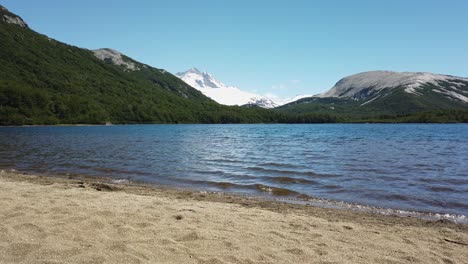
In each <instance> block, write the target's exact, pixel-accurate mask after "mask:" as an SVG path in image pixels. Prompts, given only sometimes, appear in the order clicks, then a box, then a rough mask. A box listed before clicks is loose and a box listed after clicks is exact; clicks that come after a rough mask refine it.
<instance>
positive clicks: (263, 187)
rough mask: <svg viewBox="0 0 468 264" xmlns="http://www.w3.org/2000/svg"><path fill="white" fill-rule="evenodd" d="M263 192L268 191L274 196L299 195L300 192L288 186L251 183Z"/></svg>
mask: <svg viewBox="0 0 468 264" xmlns="http://www.w3.org/2000/svg"><path fill="white" fill-rule="evenodd" d="M251 186H253V187H255V188H256V189H257V190H259V191H261V192H266V193H269V194H271V195H274V196H296V197H297V196H299V195H300V193H298V192H295V191H292V190H289V189H286V188H277V187H272V186H268V185H263V184H254V185H251Z"/></svg>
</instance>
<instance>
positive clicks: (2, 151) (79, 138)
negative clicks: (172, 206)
mask: <svg viewBox="0 0 468 264" xmlns="http://www.w3.org/2000/svg"><path fill="white" fill-rule="evenodd" d="M467 140H468V125H466V124H447V125H446V124H314V125H126V126H65V127H2V128H0V169H4V170H6V169H16V170H19V171H27V172H31V173H42V174H49V175H67V174H70V175H76V174H85V175H92V176H106V177H111V178H113V179H115V180H129V181H143V182H147V183H156V184H162V185H169V186H175V187H190V188H195V189H198V190H207V191H223V192H235V193H243V194H248V195H266V196H269V197H270V196H271V197H280V198H287V199H291V200H293V199H294V198H300V199H301V200H304V199H305V200H308V199H309V197H310V199H312V198H318V199H326V200H332V201H341V202H344V203H343V204H349V205H351V204H357V205H365V206H371V207H379V208H393V209H398V210H407V211H417V212H429V213H438V214H451V215H459V216H461V217H463V216H467V215H468V141H467Z"/></svg>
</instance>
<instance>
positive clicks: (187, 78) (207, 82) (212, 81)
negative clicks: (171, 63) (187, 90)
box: [176, 68, 230, 91]
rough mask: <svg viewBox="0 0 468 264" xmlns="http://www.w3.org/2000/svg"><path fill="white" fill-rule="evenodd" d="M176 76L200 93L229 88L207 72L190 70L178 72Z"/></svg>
mask: <svg viewBox="0 0 468 264" xmlns="http://www.w3.org/2000/svg"><path fill="white" fill-rule="evenodd" d="M176 76H178V77H179V78H180V79H182V80H183V81H184V82H186V83H188V84H189V85H191V86H192V87H195V88H197V89H198V90H200V91H202V90H203V89H207V88H229V87H230V86H227V85H225V84H224V83H222V82H220V81H219V80H217V79H216V78H214V77H213V76H212V75H211V74H209V73H207V72H202V71H200V70H199V69H197V68H191V69H190V70H188V71H185V72H178V73H176Z"/></svg>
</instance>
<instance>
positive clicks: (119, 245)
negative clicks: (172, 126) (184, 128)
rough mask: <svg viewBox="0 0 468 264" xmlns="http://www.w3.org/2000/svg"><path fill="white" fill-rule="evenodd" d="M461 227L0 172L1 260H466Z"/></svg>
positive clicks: (467, 229) (466, 234) (467, 235)
mask: <svg viewBox="0 0 468 264" xmlns="http://www.w3.org/2000/svg"><path fill="white" fill-rule="evenodd" d="M467 243H468V226H466V225H457V224H453V223H449V222H446V221H438V222H429V221H424V220H420V219H414V218H402V217H396V216H381V215H375V214H369V213H356V212H350V211H344V210H335V209H324V208H317V207H312V206H305V205H293V204H286V203H280V202H273V201H265V200H262V199H258V198H247V197H240V196H235V195H226V194H216V193H206V192H196V191H185V190H173V189H164V188H158V187H150V186H132V185H116V184H111V183H108V182H105V180H100V179H92V178H81V179H77V178H73V179H69V178H57V177H43V176H33V175H23V174H19V173H10V172H4V171H3V172H1V173H0V263H468V244H467Z"/></svg>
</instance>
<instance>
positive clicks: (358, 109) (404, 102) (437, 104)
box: [281, 71, 468, 116]
mask: <svg viewBox="0 0 468 264" xmlns="http://www.w3.org/2000/svg"><path fill="white" fill-rule="evenodd" d="M467 108H468V79H467V78H462V77H455V76H450V75H441V74H434V73H423V72H391V71H371V72H364V73H359V74H356V75H352V76H348V77H345V78H343V79H341V80H340V81H339V82H337V83H336V85H335V86H334V87H333V88H331V89H330V90H329V91H327V92H325V93H323V94H319V95H316V96H313V97H308V98H303V99H300V100H298V101H295V102H292V103H290V104H287V105H285V106H283V107H281V109H283V110H286V111H290V112H296V113H305V112H327V113H336V114H354V115H357V114H359V115H363V116H366V115H367V116H370V115H378V114H396V115H402V114H411V113H415V112H421V111H434V110H442V109H467Z"/></svg>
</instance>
